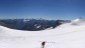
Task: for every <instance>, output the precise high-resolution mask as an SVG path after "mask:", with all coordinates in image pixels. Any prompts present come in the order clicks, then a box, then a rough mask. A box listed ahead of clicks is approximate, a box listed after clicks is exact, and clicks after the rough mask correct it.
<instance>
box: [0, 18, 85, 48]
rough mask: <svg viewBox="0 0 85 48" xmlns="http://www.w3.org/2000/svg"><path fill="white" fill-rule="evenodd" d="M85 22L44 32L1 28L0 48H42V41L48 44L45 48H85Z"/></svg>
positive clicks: (68, 24)
mask: <svg viewBox="0 0 85 48" xmlns="http://www.w3.org/2000/svg"><path fill="white" fill-rule="evenodd" d="M80 22H81V23H82V24H80ZM84 22H85V21H82V20H80V19H78V20H77V21H72V22H71V23H65V24H62V25H60V26H59V27H57V28H55V29H51V30H44V31H21V30H14V29H9V28H6V27H3V26H0V48H41V42H42V41H46V42H47V43H46V45H45V48H85V23H84ZM74 23H75V24H74Z"/></svg>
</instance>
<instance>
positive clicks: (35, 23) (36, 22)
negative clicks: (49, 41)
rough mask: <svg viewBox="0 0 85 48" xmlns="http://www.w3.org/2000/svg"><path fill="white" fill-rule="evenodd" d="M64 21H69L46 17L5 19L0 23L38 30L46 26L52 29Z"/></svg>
mask: <svg viewBox="0 0 85 48" xmlns="http://www.w3.org/2000/svg"><path fill="white" fill-rule="evenodd" d="M65 22H69V21H67V20H46V19H6V20H0V25H2V26H5V27H8V28H12V29H18V30H28V31H38V30H45V29H48V28H50V29H53V28H55V27H57V26H59V25H60V24H62V23H65Z"/></svg>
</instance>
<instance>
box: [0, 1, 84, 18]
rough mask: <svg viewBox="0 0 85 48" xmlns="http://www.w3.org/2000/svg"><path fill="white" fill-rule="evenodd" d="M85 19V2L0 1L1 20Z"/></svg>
mask: <svg viewBox="0 0 85 48" xmlns="http://www.w3.org/2000/svg"><path fill="white" fill-rule="evenodd" d="M78 17H82V18H85V0H0V18H1V19H8V18H45V19H74V18H78Z"/></svg>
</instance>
